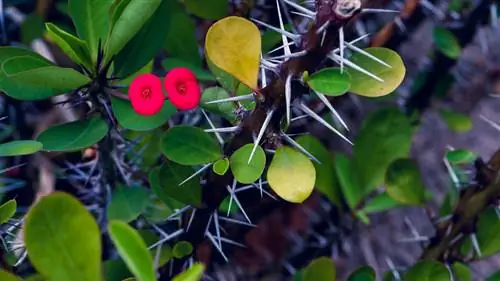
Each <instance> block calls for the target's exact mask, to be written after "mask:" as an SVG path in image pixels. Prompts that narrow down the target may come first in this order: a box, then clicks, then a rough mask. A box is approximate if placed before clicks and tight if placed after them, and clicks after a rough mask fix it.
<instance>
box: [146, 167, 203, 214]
mask: <svg viewBox="0 0 500 281" xmlns="http://www.w3.org/2000/svg"><path fill="white" fill-rule="evenodd" d="M194 172H195V170H193V169H192V168H191V167H188V166H182V165H179V164H176V163H174V162H171V161H165V162H164V163H163V165H162V166H161V168H160V170H159V172H158V174H157V175H156V176H157V177H158V179H159V181H158V183H159V185H158V186H153V192H154V193H155V194H156V196H158V198H160V199H161V200H162V201H163V202H165V204H167V205H168V204H169V198H172V199H175V200H177V201H179V202H181V203H184V204H189V205H195V206H198V205H199V204H200V202H201V185H200V176H196V177H194V178H192V179H190V180H189V181H187V182H185V183H184V184H183V185H181V186H179V184H180V183H182V182H183V181H184V180H185V179H187V178H189V177H190V176H191V175H192V174H194ZM151 176H155V174H152V175H151V174H150V177H151ZM150 181H152V180H151V179H150Z"/></svg>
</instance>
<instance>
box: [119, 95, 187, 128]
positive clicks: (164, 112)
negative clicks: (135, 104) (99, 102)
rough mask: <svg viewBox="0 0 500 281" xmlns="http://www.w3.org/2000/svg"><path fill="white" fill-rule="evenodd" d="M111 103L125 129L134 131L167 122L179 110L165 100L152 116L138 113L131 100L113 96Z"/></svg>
mask: <svg viewBox="0 0 500 281" xmlns="http://www.w3.org/2000/svg"><path fill="white" fill-rule="evenodd" d="M111 105H112V107H113V113H114V114H115V116H116V119H117V120H118V123H119V124H120V125H121V126H122V127H123V128H125V129H129V130H132V131H139V132H140V131H150V130H153V129H156V128H158V127H160V126H161V125H163V124H165V123H167V121H168V120H169V119H170V117H172V115H174V114H175V112H176V111H177V110H176V109H175V107H174V106H173V105H172V104H171V103H170V102H169V101H165V104H164V105H163V107H162V109H161V110H160V112H158V113H156V114H155V115H152V116H143V115H140V114H137V113H136V112H135V111H134V109H133V108H132V105H131V104H130V102H129V101H126V100H123V99H120V98H115V97H111Z"/></svg>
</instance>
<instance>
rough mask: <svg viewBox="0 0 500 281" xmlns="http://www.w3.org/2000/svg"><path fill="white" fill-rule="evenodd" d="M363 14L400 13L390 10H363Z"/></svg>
mask: <svg viewBox="0 0 500 281" xmlns="http://www.w3.org/2000/svg"><path fill="white" fill-rule="evenodd" d="M361 12H362V13H363V14H366V13H400V12H401V11H398V10H390V9H362V10H361Z"/></svg>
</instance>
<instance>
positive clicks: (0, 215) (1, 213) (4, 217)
mask: <svg viewBox="0 0 500 281" xmlns="http://www.w3.org/2000/svg"><path fill="white" fill-rule="evenodd" d="M16 209H17V203H16V200H14V199H12V200H9V201H7V202H5V203H4V204H3V205H1V206H0V225H1V224H3V223H6V222H7V221H9V220H10V218H12V217H13V216H14V214H15V213H16Z"/></svg>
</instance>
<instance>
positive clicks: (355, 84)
mask: <svg viewBox="0 0 500 281" xmlns="http://www.w3.org/2000/svg"><path fill="white" fill-rule="evenodd" d="M365 51H366V52H368V53H369V54H371V55H373V56H375V57H377V58H378V59H380V60H382V61H384V62H385V63H387V64H388V65H390V66H391V67H387V66H385V65H382V64H380V63H379V62H377V61H374V60H373V59H371V58H369V57H367V56H365V55H363V54H360V53H355V54H353V55H352V57H351V58H349V60H350V61H352V62H353V63H355V64H357V65H358V66H359V67H361V68H363V69H365V70H367V71H369V72H371V73H372V74H374V75H376V76H377V77H379V78H381V79H382V80H384V82H379V81H377V80H375V79H374V78H371V77H370V76H368V75H366V74H364V73H362V72H359V71H357V70H354V69H352V68H348V69H347V70H348V72H349V74H350V75H351V87H350V88H349V92H352V93H355V94H358V95H360V96H365V97H380V96H385V95H388V94H390V93H392V92H393V91H394V90H395V89H396V88H397V87H399V85H400V84H401V82H403V79H404V77H405V73H406V68H405V65H404V63H403V60H402V59H401V57H400V56H399V55H398V53H396V52H395V51H393V50H390V49H386V48H367V49H365Z"/></svg>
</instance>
